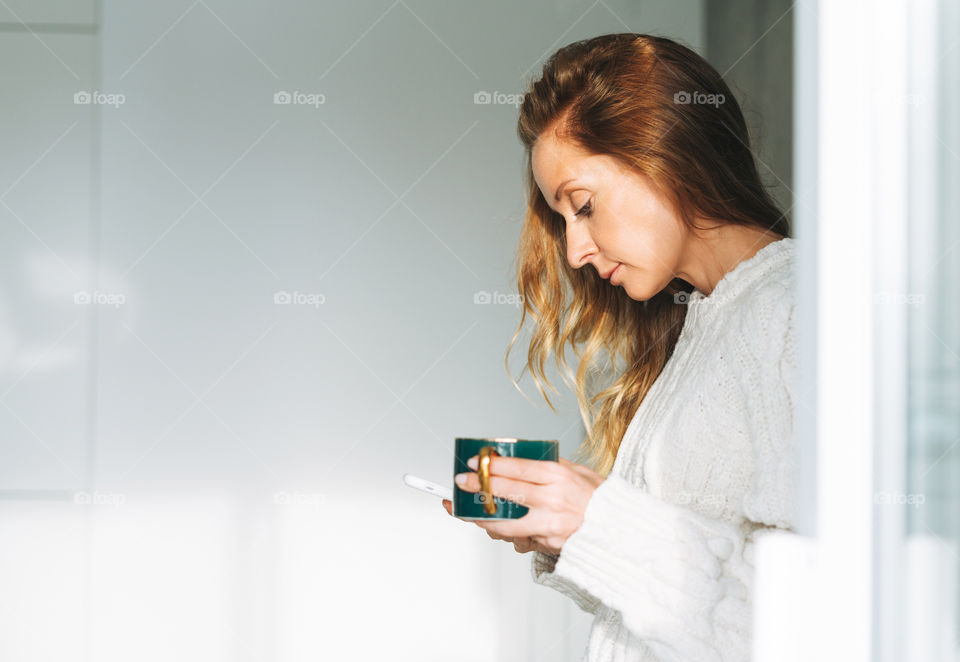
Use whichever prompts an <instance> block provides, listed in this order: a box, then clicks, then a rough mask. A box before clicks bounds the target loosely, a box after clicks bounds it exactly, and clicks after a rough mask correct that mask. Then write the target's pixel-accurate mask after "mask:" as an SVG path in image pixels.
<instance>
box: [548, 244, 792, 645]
mask: <svg viewBox="0 0 960 662" xmlns="http://www.w3.org/2000/svg"><path fill="white" fill-rule="evenodd" d="M793 268H794V240H793V239H792V238H789V237H787V238H783V239H780V240H778V241H775V242H773V243H770V244H767V245H766V246H764V247H763V248H761V249H760V250H759V251H757V252H756V253H755V254H754V255H753V256H752V257H750V258H748V259H746V260H743V261H741V262H740V263H739V264H737V265H736V266H735V267H734V268H733V269H731V270H730V271H729V272H728V273H727V274H725V275H724V276H723V278H721V280H720V281H719V282H718V283H717V285H716V286H715V287H714V289H713V292H711V294H710V296H705V295H704V294H703V293H701V292H699V291H697V290H694V291H693V292H692V293H691V294H690V299H689V302H688V303H689V307H688V309H687V315H686V318H685V320H684V325H683V329H682V331H681V334H680V337H679V338H678V340H677V344H676V347H675V348H674V352H673V354H672V355H671V357H670V359H669V360H668V361H667V363H666V365H665V366H664V369H663V371H662V372H661V374H660V375H659V377H658V378H657V379H656V381H655V382H654V384H653V386H652V387H651V388H650V391H649V392H648V393H647V395H646V397H645V398H644V399H643V402H642V403H641V404H640V406H639V407H638V409H637V411H636V413H635V414H634V416H633V419H632V420H631V422H630V425H629V427H628V428H627V430H626V432H625V433H624V437H623V440H622V442H621V444H620V449H619V451H618V453H617V457H616V460H615V462H614V466H613V469H612V471H611V472H610V475H609V476H608V477H607V479H606V480H605V481H604V482H603V483H602V484H601V485H600V487H598V488H597V489H596V491H595V492H594V493H593V496H592V497H591V499H590V501H589V502H588V503H587V508H586V511H585V512H584V519H583V523H582V524H581V526H580V528H579V529H578V530H577V531H576V532H575V533H574V534H573V535H572V536H570V538H568V539H567V541H566V543H565V544H564V546H563V549H561V550H560V554H559V555H556V554H544V553H542V552H534V554H533V560H532V563H531V572H532V575H533V578H534V581H536V582H537V583H539V584H542V585H544V586H550V587H552V588H554V589H556V590H557V591H560V592H561V593H563V594H564V595H567V596H568V597H570V598H571V599H572V600H573V601H574V602H575V603H576V604H577V605H578V606H579V607H580V608H581V609H583V610H584V611H587V612H589V613H591V614H594V620H593V626H592V628H591V630H590V636H589V640H588V643H587V648H586V650H585V651H584V654H583V657H582V660H586V661H588V662H599V661H600V660H603V661H611V662H626V661H631V662H632V661H638V660H648V661H658V662H734V661H736V662H742V661H744V660H749V659H750V653H751V645H752V643H751V631H752V628H751V625H752V613H751V604H752V588H753V584H752V579H753V548H754V544H755V541H756V540H757V538H758V536H761V535H764V534H765V533H766V532H769V531H770V530H772V529H774V528H781V529H791V528H792V526H793V522H794V516H795V510H796V504H795V496H794V494H795V489H794V488H795V469H796V467H795V459H794V454H793V416H792V414H793V406H792V399H791V392H792V391H793V375H794V366H795V353H794V329H793V325H794V323H793V313H794V295H793Z"/></svg>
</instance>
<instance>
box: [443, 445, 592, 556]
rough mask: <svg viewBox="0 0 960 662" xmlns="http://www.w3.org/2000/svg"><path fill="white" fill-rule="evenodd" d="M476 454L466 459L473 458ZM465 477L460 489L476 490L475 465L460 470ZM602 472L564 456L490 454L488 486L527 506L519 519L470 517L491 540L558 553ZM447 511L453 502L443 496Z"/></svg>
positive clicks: (524, 550)
mask: <svg viewBox="0 0 960 662" xmlns="http://www.w3.org/2000/svg"><path fill="white" fill-rule="evenodd" d="M475 461H476V456H474V457H473V458H471V462H470V463H475ZM460 475H462V476H465V477H466V481H465V482H464V484H463V485H459V484H458V486H459V487H460V489H461V490H464V491H466V492H479V491H480V478H479V476H477V473H476V472H475V471H473V472H467V473H464V474H460ZM603 480H604V478H603V476H601V475H600V474H598V473H596V472H595V471H593V470H592V469H590V468H588V467H585V466H584V465H582V464H575V463H574V462H570V461H569V460H566V459H564V458H560V461H559V462H551V461H549V460H528V459H526V458H519V457H505V456H501V455H494V456H493V457H491V458H490V491H491V492H493V495H494V496H496V497H500V498H504V499H508V500H510V501H513V502H516V503H519V504H520V505H523V506H526V507H527V508H529V512H528V513H527V514H526V515H524V516H523V517H521V518H519V519H514V520H494V521H487V520H483V519H478V520H470V521H472V522H473V523H474V524H476V525H477V526H479V527H480V528H481V529H484V530H486V532H487V535H488V536H490V537H491V538H493V539H494V540H505V541H507V542H512V543H513V547H514V549H516V550H517V551H518V552H519V553H521V554H526V553H527V552H531V551H539V552H544V553H546V554H559V553H560V550H561V548H562V547H563V544H564V543H565V542H566V541H567V538H569V537H570V536H571V535H573V534H574V532H576V530H577V529H579V528H580V524H582V523H583V513H584V511H585V510H586V509H587V502H589V501H590V497H592V496H593V491H594V490H595V489H597V487H599V486H600V484H601V483H602V482H603ZM443 507H444V510H446V511H447V512H448V513H450V514H451V515H452V514H453V512H452V507H453V504H452V503H451V502H450V500H449V499H444V500H443Z"/></svg>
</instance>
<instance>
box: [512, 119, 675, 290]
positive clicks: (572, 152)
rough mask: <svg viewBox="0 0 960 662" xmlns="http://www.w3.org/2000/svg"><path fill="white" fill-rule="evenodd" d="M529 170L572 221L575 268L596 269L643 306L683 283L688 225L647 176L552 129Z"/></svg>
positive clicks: (546, 196)
mask: <svg viewBox="0 0 960 662" xmlns="http://www.w3.org/2000/svg"><path fill="white" fill-rule="evenodd" d="M531 164H532V166H533V176H534V179H535V180H536V182H537V186H539V188H540V192H541V193H542V194H543V197H544V199H545V200H546V201H547V204H549V205H550V207H552V208H553V209H554V210H555V211H556V212H557V213H559V214H560V215H561V216H563V218H564V219H565V220H566V238H567V260H568V261H569V262H570V265H571V266H572V267H573V268H574V269H579V268H580V267H582V266H584V265H585V264H587V263H590V264H592V265H593V266H594V268H596V270H597V273H599V274H600V276H602V277H610V278H611V280H610V282H611V283H612V284H613V285H622V286H623V288H624V290H625V291H626V292H627V295H628V296H629V297H630V298H631V299H635V300H637V301H645V300H647V299H649V298H651V297H653V296H654V295H655V294H657V293H658V292H660V291H661V290H663V289H664V288H665V287H666V286H667V285H668V284H669V283H670V281H671V280H673V279H674V278H677V277H681V278H682V277H683V276H680V275H679V274H678V273H677V271H678V268H679V265H680V262H681V254H682V249H683V247H684V245H685V241H686V239H687V236H688V230H687V227H686V226H685V225H684V224H683V222H682V221H681V219H680V218H679V217H678V216H677V215H676V214H675V213H674V212H673V210H672V209H671V208H670V206H669V204H668V203H667V202H666V200H664V199H663V198H662V197H661V196H660V195H659V194H658V193H656V192H655V191H654V189H653V186H652V183H651V182H650V181H649V179H648V178H647V177H645V176H644V175H641V174H639V173H637V172H634V171H632V170H630V169H628V168H625V167H623V166H622V165H621V164H620V163H619V162H618V161H617V160H616V159H614V158H612V157H610V156H606V155H591V154H588V153H586V152H584V151H583V150H582V149H580V148H579V147H576V146H574V145H572V144H571V143H569V142H568V141H560V140H558V139H557V138H556V136H554V135H553V132H552V131H551V132H545V133H544V134H543V135H542V136H540V137H539V138H538V139H537V141H536V142H535V143H534V145H533V150H532V152H531ZM558 188H559V199H556V198H555V197H554V196H555V195H556V193H557V190H558ZM611 274H612V277H611Z"/></svg>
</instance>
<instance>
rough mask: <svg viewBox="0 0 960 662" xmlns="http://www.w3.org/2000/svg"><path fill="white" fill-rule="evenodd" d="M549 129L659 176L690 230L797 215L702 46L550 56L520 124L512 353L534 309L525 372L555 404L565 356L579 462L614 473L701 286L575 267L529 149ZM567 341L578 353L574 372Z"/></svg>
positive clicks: (776, 224)
mask: <svg viewBox="0 0 960 662" xmlns="http://www.w3.org/2000/svg"><path fill="white" fill-rule="evenodd" d="M708 95H714V96H713V97H710V96H708ZM547 130H552V131H557V134H556V135H557V136H558V137H559V138H560V139H562V140H570V141H572V144H574V145H577V146H579V147H581V148H583V149H585V150H586V151H587V152H588V153H591V154H605V155H608V156H611V157H613V158H615V159H617V160H619V161H620V162H621V163H622V164H624V165H625V166H627V167H629V168H633V169H634V170H635V171H636V172H639V173H641V174H643V175H646V176H647V177H649V178H650V181H652V182H653V185H654V186H655V188H656V190H658V191H659V193H660V194H661V195H663V196H664V198H665V199H666V200H667V201H668V203H669V204H671V205H672V206H673V209H674V210H675V212H676V213H677V215H678V216H679V218H680V219H681V220H682V221H683V222H684V223H685V224H686V225H687V226H688V227H690V228H697V226H696V224H695V220H696V219H697V218H702V219H710V220H712V221H714V222H720V223H734V224H740V225H744V226H753V227H755V228H758V229H761V230H771V231H773V232H776V233H777V234H780V235H782V236H784V237H788V236H790V221H789V219H788V217H787V216H786V214H784V213H783V212H782V211H781V210H780V209H779V208H778V206H777V204H776V203H775V202H774V200H773V198H772V197H771V196H770V194H769V192H768V191H767V188H766V186H765V185H764V184H763V182H762V181H761V179H760V177H759V174H758V172H757V167H756V164H755V162H754V155H753V152H752V151H751V149H750V139H749V136H748V132H747V126H746V123H745V122H744V118H743V114H742V113H741V111H740V107H739V105H738V104H737V102H736V100H735V98H734V96H733V94H732V93H731V92H730V89H729V88H728V87H727V84H726V83H725V82H724V81H723V78H722V77H721V76H720V74H718V73H717V71H716V70H715V69H714V68H713V67H712V66H710V64H709V63H707V62H706V60H704V59H703V58H702V57H700V56H699V55H697V54H696V53H695V52H694V51H692V50H690V49H689V48H687V47H686V46H683V45H681V44H679V43H677V42H675V41H672V40H670V39H666V38H663V37H657V36H651V35H645V34H634V33H623V34H608V35H602V36H598V37H593V38H591V39H585V40H582V41H577V42H574V43H572V44H569V45H567V46H564V47H563V48H561V49H560V50H558V51H557V52H556V53H554V54H553V55H552V56H550V58H549V59H548V60H547V62H546V63H545V65H544V67H543V72H542V76H541V77H540V78H539V79H538V80H536V81H534V82H532V83H531V84H530V86H529V87H528V90H527V92H526V94H525V95H524V99H523V104H522V106H521V107H520V113H519V119H518V121H517V133H518V135H519V137H520V141H521V142H522V143H523V146H524V148H525V150H526V154H525V164H526V167H525V180H526V181H525V188H526V195H527V208H526V214H525V219H524V223H523V229H522V231H521V235H520V242H519V248H518V254H517V286H518V289H519V292H520V295H521V300H522V302H523V308H522V314H521V318H520V323H519V326H518V328H517V331H516V333H515V334H514V335H513V338H512V339H511V341H510V344H509V346H508V347H507V352H506V357H505V361H504V362H505V364H506V366H507V372H508V374H509V373H510V367H509V358H510V351H511V349H512V348H513V345H514V343H515V342H516V340H517V337H518V336H519V334H520V332H521V330H522V329H523V327H524V322H525V321H526V319H527V315H529V316H530V317H531V318H532V319H533V321H534V328H533V332H532V336H531V339H530V345H529V348H528V352H527V363H526V365H525V366H524V370H527V369H529V370H530V373H531V375H532V377H533V379H534V381H535V382H536V385H537V388H538V390H539V391H540V393H541V395H542V396H543V397H544V399H545V400H546V401H547V404H548V405H549V406H550V408H551V409H553V410H554V412H556V411H557V410H556V408H555V407H554V406H553V403H552V402H551V401H550V398H549V397H548V395H547V393H546V392H545V390H544V384H546V386H548V387H549V388H550V390H552V391H553V392H554V393H557V389H556V388H555V387H554V386H553V385H552V384H551V383H550V381H549V379H548V378H547V375H546V371H545V363H546V361H547V359H548V358H549V356H550V355H551V354H554V357H555V361H556V366H557V368H558V369H559V370H560V374H561V376H562V378H563V380H564V382H565V383H566V384H567V385H568V386H569V387H570V388H571V389H572V390H573V391H574V392H575V393H576V396H577V402H578V405H579V409H580V415H581V418H582V420H583V424H584V428H585V430H586V438H585V439H584V440H583V443H582V444H581V445H580V447H579V448H578V449H577V453H576V455H577V460H578V461H581V462H585V463H586V464H587V465H588V466H591V467H592V468H593V469H594V470H595V471H597V472H598V473H600V474H601V475H604V476H606V475H608V474H609V472H610V470H611V469H612V468H613V464H614V460H615V459H616V455H617V451H618V450H619V447H620V442H621V440H622V439H623V436H624V433H625V432H626V429H627V426H628V425H629V423H630V420H631V419H632V418H633V415H634V414H635V413H636V410H637V408H638V407H639V406H640V403H641V402H642V401H643V398H644V396H645V395H646V394H647V392H648V391H649V390H650V387H651V386H652V385H653V383H654V381H655V380H656V378H657V377H658V376H659V375H660V373H661V371H662V370H663V367H664V365H665V364H666V362H667V360H668V359H669V358H670V356H671V354H672V353H673V348H674V346H675V345H676V342H677V338H678V337H679V335H680V331H681V330H682V328H683V322H684V319H685V316H686V312H687V308H688V307H687V306H686V305H684V304H683V303H682V302H681V303H678V302H677V300H675V298H674V295H675V294H678V293H680V292H690V291H692V289H693V287H692V286H691V285H690V284H689V283H687V282H686V281H684V280H682V279H680V278H674V280H673V281H671V282H670V284H669V285H668V286H667V287H666V288H664V289H663V290H662V291H661V292H659V293H658V294H656V295H655V296H653V297H651V298H650V299H648V300H646V301H635V300H633V299H631V298H630V297H629V296H628V295H627V294H626V292H625V290H624V289H623V288H618V287H612V286H611V285H610V284H609V283H608V282H606V281H604V280H603V279H602V278H601V277H600V276H599V274H598V273H597V272H596V270H595V269H574V268H573V267H571V266H570V264H569V263H568V261H567V257H566V256H567V251H566V233H565V223H564V219H563V216H562V215H560V214H558V213H557V212H555V211H553V209H552V208H551V207H550V206H549V205H548V204H547V202H546V200H544V198H543V195H542V193H541V192H540V189H539V187H538V186H537V183H536V181H535V180H534V177H533V168H532V164H531V151H532V148H533V145H534V143H535V142H536V140H537V138H538V137H539V136H540V135H542V134H543V133H544V132H545V131H547ZM568 346H569V347H571V348H572V350H573V352H574V354H575V355H576V357H577V359H578V361H579V363H578V367H577V372H576V377H574V375H573V373H572V371H571V370H570V366H569V364H568V363H567V358H566V349H567V347H568ZM522 375H523V373H522V372H521V375H520V376H521V377H522ZM511 380H512V381H513V383H514V386H516V387H517V388H518V389H520V387H519V384H518V383H517V381H516V380H514V379H513V377H512V376H511ZM520 390H521V393H522V389H520Z"/></svg>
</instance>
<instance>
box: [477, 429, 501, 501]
mask: <svg viewBox="0 0 960 662" xmlns="http://www.w3.org/2000/svg"><path fill="white" fill-rule="evenodd" d="M494 455H499V453H497V449H496V448H494V447H493V446H483V447H481V448H480V451H479V453H478V457H477V461H478V462H477V474H478V475H479V477H480V499H481V500H482V501H483V512H485V513H486V514H487V515H493V514H494V513H496V512H497V504H496V503H494V501H493V493H492V492H491V491H490V458H491V457H492V456H494Z"/></svg>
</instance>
